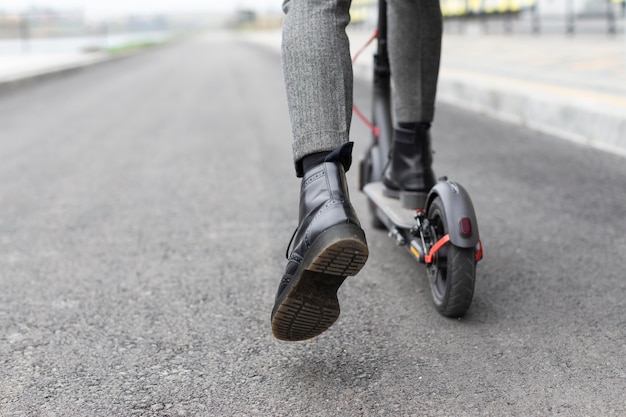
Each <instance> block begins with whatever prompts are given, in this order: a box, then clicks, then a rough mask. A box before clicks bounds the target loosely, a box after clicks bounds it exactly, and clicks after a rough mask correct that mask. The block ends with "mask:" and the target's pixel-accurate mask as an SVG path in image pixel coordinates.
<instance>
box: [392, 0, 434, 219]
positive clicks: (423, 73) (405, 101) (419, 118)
mask: <svg viewBox="0 0 626 417" xmlns="http://www.w3.org/2000/svg"><path fill="white" fill-rule="evenodd" d="M387 18H388V26H389V36H388V37H389V64H390V68H391V74H392V81H393V84H394V90H393V102H394V112H395V118H396V121H397V124H398V126H397V127H396V128H395V129H394V132H393V136H394V137H393V143H392V147H391V148H392V152H391V161H390V164H389V166H388V169H387V170H386V171H385V175H384V178H383V182H384V184H385V186H386V193H385V194H386V195H388V196H390V197H395V198H400V199H401V200H402V204H403V206H405V207H407V208H412V209H415V208H420V207H423V204H424V202H425V198H426V195H427V193H428V191H429V190H430V188H431V187H432V186H433V185H434V184H435V174H434V172H433V170H432V168H431V166H432V152H431V149H430V132H429V129H430V124H431V122H432V121H433V117H434V112H435V96H436V92H437V78H438V75H439V61H440V55H441V36H442V31H443V28H442V16H441V9H440V6H439V1H438V0H417V1H410V0H388V12H387Z"/></svg>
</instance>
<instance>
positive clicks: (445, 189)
mask: <svg viewBox="0 0 626 417" xmlns="http://www.w3.org/2000/svg"><path fill="white" fill-rule="evenodd" d="M386 6H387V5H386V1H385V0H379V14H378V28H377V31H376V33H375V34H374V36H373V37H372V39H371V40H373V39H377V51H376V53H375V54H374V77H373V80H374V82H373V106H372V114H373V117H372V120H371V122H368V121H366V123H368V124H369V125H370V128H371V130H372V133H373V135H372V142H371V145H370V146H369V148H368V149H367V151H366V153H365V155H363V157H362V158H361V160H360V164H359V189H360V190H361V191H362V192H363V193H365V195H366V196H367V199H368V206H369V209H370V214H371V218H372V224H373V226H374V227H375V228H379V229H386V230H387V231H388V233H389V236H390V237H391V238H392V239H394V240H395V242H396V243H397V244H398V246H400V247H403V248H405V249H407V250H408V251H409V253H410V254H411V255H412V256H413V257H414V258H415V259H416V260H417V261H418V262H419V263H420V264H424V265H425V266H426V271H427V276H428V280H429V284H430V289H431V294H432V299H433V302H434V304H435V307H436V308H437V310H438V311H439V313H440V314H442V315H443V316H446V317H461V316H463V315H464V314H465V313H466V312H467V310H468V309H469V307H470V305H471V303H472V298H473V294H474V283H475V280H476V264H477V262H478V261H480V260H481V259H482V257H483V249H482V242H481V240H480V235H479V232H478V221H477V219H476V213H475V211H474V206H473V204H472V201H471V199H470V196H469V194H468V192H467V190H465V188H463V186H461V184H459V183H457V182H455V181H451V180H448V179H447V178H446V177H441V178H439V181H438V182H437V184H436V185H435V186H434V187H433V188H432V189H431V190H430V191H429V192H428V194H427V196H426V197H425V199H423V201H419V202H415V201H412V202H410V203H409V204H408V205H409V206H413V207H415V206H419V207H420V208H419V209H408V208H405V207H406V206H407V204H404V203H405V202H403V201H401V200H399V199H396V198H391V197H387V196H386V195H385V193H384V185H383V183H382V181H381V179H382V177H383V173H384V170H385V168H386V165H387V163H388V158H389V154H390V149H391V141H392V131H393V124H392V115H391V71H390V69H389V59H388V54H387V13H386ZM357 116H360V117H361V118H363V117H362V115H360V114H359V113H358V110H357Z"/></svg>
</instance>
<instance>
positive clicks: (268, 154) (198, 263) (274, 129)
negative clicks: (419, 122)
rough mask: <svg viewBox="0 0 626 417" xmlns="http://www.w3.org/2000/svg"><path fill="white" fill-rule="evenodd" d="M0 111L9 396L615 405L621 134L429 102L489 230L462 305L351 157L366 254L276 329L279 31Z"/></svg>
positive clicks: (383, 405)
mask: <svg viewBox="0 0 626 417" xmlns="http://www.w3.org/2000/svg"><path fill="white" fill-rule="evenodd" d="M369 96H370V94H369V92H368V90H367V85H366V84H365V83H363V82H357V85H356V92H355V97H356V101H357V103H359V105H360V106H361V108H362V110H364V111H365V112H367V100H368V98H369ZM0 126H1V128H0V129H1V130H0V415H1V416H132V415H159V416H160V415H163V416H170V415H171V416H179V415H190V416H191V415H202V416H244V415H245V416H250V415H261V416H373V415H383V416H412V415H418V416H465V415H471V416H475V415H489V416H547V415H564V416H623V415H626V360H625V359H624V358H625V357H626V347H625V342H624V341H625V340H626V334H625V333H626V318H625V317H626V316H625V313H626V301H625V299H626V281H625V279H624V275H625V274H624V265H625V261H624V253H625V252H626V192H625V187H624V185H625V184H626V164H625V163H624V159H623V158H620V157H617V156H613V155H610V154H606V153H602V152H599V151H594V150H590V149H586V148H584V147H581V146H578V145H574V144H572V143H568V142H565V141H562V140H559V139H556V138H553V137H550V136H546V135H543V134H538V133H535V132H532V131H529V130H526V129H523V128H519V127H517V126H514V125H509V124H506V123H503V122H499V121H494V120H491V119H488V118H485V117H483V116H481V115H478V114H474V113H469V112H465V111H461V110H458V109H455V108H452V107H447V106H443V105H441V106H439V107H438V113H437V123H436V127H435V128H434V132H433V136H434V139H435V146H434V147H435V149H436V156H435V158H436V163H435V164H436V165H435V169H436V172H437V173H438V174H440V175H442V174H447V175H448V176H449V177H450V178H453V179H455V180H458V181H459V182H461V183H462V184H463V185H464V186H465V187H466V188H467V189H468V190H469V192H470V193H471V195H472V197H473V199H474V204H475V206H476V210H477V213H478V217H479V223H480V229H481V235H482V240H483V243H484V247H485V259H484V260H483V261H482V262H481V263H480V264H479V266H478V270H477V273H478V277H477V284H476V289H475V297H474V303H473V305H472V307H471V309H470V311H469V313H468V315H467V316H466V317H465V318H463V319H462V320H450V319H446V318H443V317H441V316H439V315H438V313H437V312H436V311H435V309H434V308H433V306H432V304H431V300H430V293H429V290H428V284H427V281H426V276H425V273H424V269H423V268H422V267H421V266H419V265H418V264H416V263H415V262H414V260H413V259H412V258H411V257H410V256H409V255H408V254H407V253H405V252H404V251H402V250H399V249H398V248H397V247H396V246H395V244H394V242H393V241H392V240H391V239H389V238H387V236H386V234H385V233H383V232H380V231H375V230H372V229H371V228H369V221H368V218H367V216H368V213H367V209H366V206H365V199H364V196H363V195H361V194H360V193H358V191H357V190H356V187H355V184H356V171H357V170H356V169H354V170H351V171H350V172H349V174H348V175H349V181H350V183H351V184H352V190H353V192H352V199H353V202H354V204H355V206H356V207H357V210H358V211H359V213H360V214H361V217H362V221H363V223H364V224H365V225H366V232H367V234H368V240H369V244H370V253H371V255H370V259H369V262H368V264H367V265H366V267H365V268H364V270H363V271H362V273H361V274H360V275H359V276H357V277H354V278H350V279H348V280H347V281H346V283H345V284H344V286H343V287H342V290H341V292H340V299H341V305H342V316H341V317H340V319H339V321H338V322H337V323H336V324H335V326H333V327H332V328H331V329H330V330H329V331H328V332H326V333H324V334H323V335H321V336H319V337H318V338H316V339H313V340H311V341H308V342H301V343H285V342H279V341H276V340H275V339H274V338H273V337H272V335H271V331H270V324H269V316H270V311H271V308H272V306H273V298H274V294H275V291H276V288H277V285H278V282H279V280H280V278H281V275H282V272H283V268H284V265H285V259H284V252H285V248H286V245H287V242H288V240H289V238H290V236H291V233H292V231H293V229H294V228H295V226H296V216H297V198H298V191H299V182H298V180H297V179H296V178H295V176H294V175H293V167H292V163H291V145H290V128H289V123H288V118H287V109H286V105H285V98H284V90H283V85H282V72H281V66H280V58H279V56H278V55H277V54H276V53H275V52H273V51H271V50H270V49H264V48H262V47H259V46H255V45H252V44H247V43H245V42H243V41H241V40H238V38H237V37H235V36H231V35H224V34H220V35H212V36H207V37H206V38H203V39H199V40H195V41H191V42H187V43H184V44H180V45H176V46H169V47H165V48H162V49H159V50H155V51H152V52H148V53H146V54H143V55H140V56H135V57H132V58H128V59H124V60H121V61H117V62H114V63H110V64H105V65H101V66H99V67H96V68H92V69H89V70H84V71H82V72H79V73H75V74H71V75H69V76H65V77H63V78H59V79H53V80H48V81H45V82H43V83H40V84H37V85H34V86H29V87H26V88H22V89H21V90H19V91H15V92H13V93H11V94H5V95H2V96H0ZM352 136H353V139H354V141H355V142H356V154H355V159H358V155H359V154H361V153H362V152H363V151H364V150H365V147H366V145H367V143H368V141H369V136H368V134H367V132H366V130H365V128H364V127H363V125H362V124H361V123H360V122H358V121H355V122H354V125H353V135H352Z"/></svg>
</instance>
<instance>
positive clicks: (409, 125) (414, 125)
mask: <svg viewBox="0 0 626 417" xmlns="http://www.w3.org/2000/svg"><path fill="white" fill-rule="evenodd" d="M398 126H400V127H401V128H402V129H406V130H412V131H414V132H417V130H418V129H419V130H428V129H430V122H398Z"/></svg>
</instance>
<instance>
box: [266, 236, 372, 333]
mask: <svg viewBox="0 0 626 417" xmlns="http://www.w3.org/2000/svg"><path fill="white" fill-rule="evenodd" d="M368 255H369V250H368V248H367V243H366V241H365V234H364V233H363V230H361V228H360V227H358V226H356V225H354V224H343V225H338V226H334V227H332V228H330V229H328V230H327V231H325V232H324V233H322V234H321V235H320V236H319V237H318V238H317V240H316V241H315V242H314V243H313V245H312V246H311V247H310V248H309V251H308V252H307V254H306V256H305V258H304V260H303V261H302V263H301V264H300V266H299V267H298V270H297V271H296V274H295V275H294V278H293V279H292V281H291V282H290V283H289V285H288V286H287V288H285V290H284V291H283V293H282V294H281V296H280V298H279V299H278V300H277V302H276V305H275V306H274V311H273V312H272V332H273V333H274V336H275V337H276V338H277V339H280V340H288V341H299V340H306V339H310V338H313V337H315V336H318V335H320V334H321V333H323V332H324V331H326V330H327V329H328V328H329V327H330V326H332V325H333V324H334V323H335V321H337V319H338V318H339V313H340V308H339V300H338V299H337V291H338V290H339V287H340V286H341V284H343V282H344V280H345V279H346V276H352V275H356V274H357V273H359V271H360V270H361V268H363V266H364V265H365V262H366V261H367V257H368Z"/></svg>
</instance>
